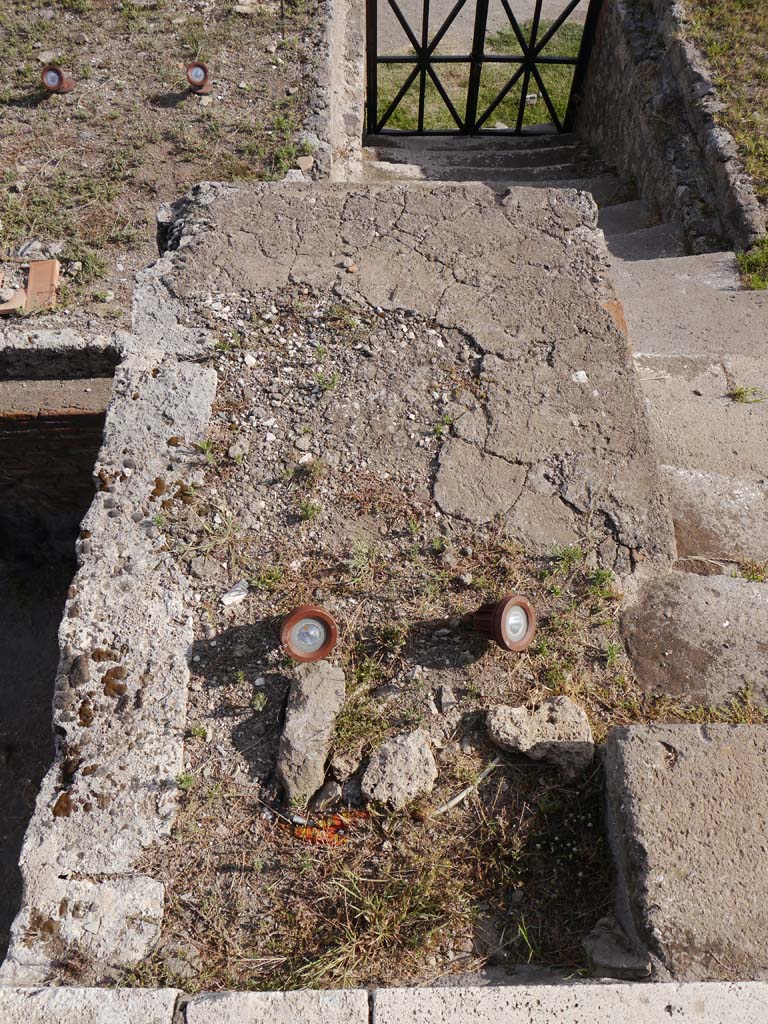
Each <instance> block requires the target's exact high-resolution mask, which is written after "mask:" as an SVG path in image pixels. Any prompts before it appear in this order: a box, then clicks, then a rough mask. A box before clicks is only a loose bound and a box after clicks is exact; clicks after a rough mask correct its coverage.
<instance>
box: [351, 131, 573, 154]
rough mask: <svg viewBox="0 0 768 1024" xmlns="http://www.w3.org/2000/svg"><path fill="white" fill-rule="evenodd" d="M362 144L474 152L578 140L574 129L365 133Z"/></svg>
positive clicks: (546, 146) (555, 145) (570, 143)
mask: <svg viewBox="0 0 768 1024" xmlns="http://www.w3.org/2000/svg"><path fill="white" fill-rule="evenodd" d="M363 145H364V146H367V147H371V148H374V149H395V150H397V149H406V150H407V149H412V148H413V147H414V146H418V148H419V149H430V150H435V151H438V152H439V151H440V150H445V149H454V148H458V147H461V148H462V149H465V150H467V151H468V152H470V151H475V152H491V153H495V152H501V151H504V150H512V151H514V150H531V149H552V148H555V149H556V148H558V147H560V146H580V145H583V143H582V142H581V140H580V139H579V137H578V136H577V135H574V134H573V132H563V133H561V134H558V133H557V132H555V131H551V132H548V133H546V134H543V133H542V134H536V135H534V134H530V135H467V136H458V135H366V136H365V138H364V139H363Z"/></svg>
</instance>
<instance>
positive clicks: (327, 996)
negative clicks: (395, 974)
mask: <svg viewBox="0 0 768 1024" xmlns="http://www.w3.org/2000/svg"><path fill="white" fill-rule="evenodd" d="M185 1012H186V1021H187V1024H297V1022H299V1021H301V1022H304V1021H306V1022H307V1024H310V1022H314V1021H322V1022H323V1024H368V1019H369V1008H368V993H367V992H365V991H363V990H362V989H346V990H343V989H342V990H338V991H333V992H324V991H294V992H216V993H209V994H206V995H202V996H195V997H194V998H192V999H190V1001H189V1002H188V1003H187V1005H186V1008H185Z"/></svg>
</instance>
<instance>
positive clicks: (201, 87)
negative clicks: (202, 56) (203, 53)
mask: <svg viewBox="0 0 768 1024" xmlns="http://www.w3.org/2000/svg"><path fill="white" fill-rule="evenodd" d="M187 81H188V82H189V88H190V89H191V90H192V92H195V93H197V95H198V96H207V95H208V93H210V92H211V90H212V89H213V84H212V83H211V74H210V71H209V70H208V65H207V64H204V63H203V62H202V61H201V60H193V61H192V63H191V64H187Z"/></svg>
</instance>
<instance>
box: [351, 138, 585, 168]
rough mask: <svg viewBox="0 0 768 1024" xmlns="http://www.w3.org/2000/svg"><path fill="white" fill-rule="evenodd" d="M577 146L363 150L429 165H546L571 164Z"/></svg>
mask: <svg viewBox="0 0 768 1024" xmlns="http://www.w3.org/2000/svg"><path fill="white" fill-rule="evenodd" d="M581 151H582V150H580V148H579V147H577V146H574V145H570V146H552V147H547V148H545V147H541V146H540V147H538V148H536V149H522V148H520V149H517V148H508V149H498V148H495V149H487V148H486V149H470V148H469V147H468V146H465V145H459V144H454V145H452V146H445V147H443V148H440V149H436V148H434V147H433V148H430V149H427V148H425V147H423V146H419V145H414V146H409V147H407V148H406V147H403V148H401V149H387V148H386V147H383V146H371V147H369V148H367V149H366V150H364V152H363V157H364V159H366V160H380V161H383V162H384V163H403V164H417V165H419V166H424V165H428V166H430V167H456V166H459V167H512V168H517V167H548V166H552V165H558V164H572V163H573V162H574V159H576V158H577V157H578V156H579V153H580V152H581Z"/></svg>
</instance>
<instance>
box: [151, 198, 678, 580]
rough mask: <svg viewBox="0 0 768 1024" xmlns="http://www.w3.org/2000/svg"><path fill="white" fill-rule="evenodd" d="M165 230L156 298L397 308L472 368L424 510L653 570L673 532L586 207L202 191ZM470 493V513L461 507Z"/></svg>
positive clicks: (544, 545)
mask: <svg viewBox="0 0 768 1024" xmlns="http://www.w3.org/2000/svg"><path fill="white" fill-rule="evenodd" d="M174 214H175V220H174V219H173V218H168V219H167V221H168V222H167V224H166V226H165V228H164V231H165V235H166V238H167V240H168V244H169V246H170V248H171V249H176V250H177V252H175V253H173V256H174V259H172V260H171V259H170V257H169V260H168V262H169V263H170V264H171V265H172V269H171V270H170V271H169V272H168V273H164V274H163V275H162V283H163V285H164V286H165V288H166V289H167V291H168V294H169V296H170V297H171V301H172V302H173V303H179V304H181V305H183V304H185V303H187V304H189V305H199V304H200V303H202V302H203V301H204V300H205V298H206V296H207V295H208V294H209V293H213V292H215V293H217V294H224V295H227V294H239V293H241V292H246V293H248V292H250V293H263V292H265V291H274V290H278V289H280V288H284V287H286V286H287V285H289V284H305V285H309V286H312V287H314V288H317V289H332V290H333V291H334V292H335V293H336V294H337V295H338V296H339V297H341V298H344V297H347V298H350V299H353V300H354V301H356V302H358V303H360V302H362V303H364V304H367V305H369V306H371V307H374V308H379V309H383V310H387V309H406V310H413V311H416V312H417V313H419V314H420V315H422V316H425V317H428V318H431V319H432V321H433V322H434V323H435V325H436V326H438V327H440V328H441V329H445V330H457V331H458V332H460V334H461V335H462V336H463V337H464V338H465V339H466V340H467V341H468V343H469V344H470V345H471V346H472V347H473V349H474V351H475V352H476V353H477V357H478V360H477V362H478V365H477V371H476V372H477V383H478V387H477V389H475V392H476V393H475V395H474V396H472V397H468V398H467V401H466V402H465V403H464V407H463V408H457V409H455V410H452V413H453V417H452V418H453V425H452V433H453V434H454V436H453V437H451V438H447V439H446V443H445V446H444V448H443V451H442V452H441V454H440V457H439V465H438V467H437V476H436V480H435V482H434V487H435V496H436V498H437V500H438V502H439V504H440V505H441V507H442V508H443V510H444V511H445V512H446V513H448V514H450V515H455V516H458V517H460V518H465V519H469V520H471V521H475V522H488V521H490V520H492V519H494V518H495V517H500V520H501V521H503V522H504V524H505V526H506V529H507V531H508V532H509V533H510V534H511V535H512V536H514V537H515V538H517V539H519V540H520V542H521V543H524V544H525V545H526V546H528V547H530V548H532V549H533V550H536V551H545V550H546V551H550V550H551V549H552V548H553V547H554V546H556V545H557V544H558V543H575V542H577V541H579V540H585V539H589V540H590V541H591V542H593V543H596V544H600V543H603V547H602V548H601V558H602V560H603V562H604V563H605V564H607V565H610V566H611V567H615V568H616V569H617V571H619V572H626V571H628V570H629V569H630V568H631V566H632V565H633V564H634V562H635V561H636V560H638V559H644V558H646V557H650V558H659V559H662V560H664V559H666V558H668V557H670V555H671V552H672V527H671V523H670V519H669V516H668V512H667V509H666V505H665V503H664V499H663V497H662V496H661V488H660V487H659V482H658V475H657V469H656V466H655V459H654V457H653V455H652V453H651V447H650V440H649V436H648V431H647V426H646V422H645V417H644V413H643V407H642V401H641V398H640V396H639V393H638V388H637V386H636V378H635V373H634V369H633V367H632V364H631V360H630V358H629V353H628V349H627V344H626V339H625V338H624V336H623V335H622V334H621V333H620V331H619V330H618V329H617V328H616V326H615V325H614V322H613V320H612V318H611V316H610V315H609V314H608V313H607V312H606V311H605V310H604V309H603V308H602V306H601V303H602V302H603V301H606V300H607V299H609V298H610V297H611V294H610V291H609V288H608V287H607V285H606V284H605V280H604V277H605V263H606V254H605V249H604V243H603V241H602V237H601V235H600V234H599V232H597V231H596V215H597V211H596V207H595V205H594V203H593V202H592V200H591V199H590V198H589V197H588V196H586V195H585V194H583V193H578V192H575V191H570V190H557V191H555V190H551V191H545V190H532V189H531V190H529V189H513V190H510V191H509V192H507V193H506V194H505V195H503V196H498V195H497V194H496V193H494V192H493V191H492V190H491V189H489V188H487V187H485V186H482V185H465V186H453V185H439V186H416V187H414V186H407V187H403V186H391V185H387V186H381V187H376V186H370V185H369V186H345V187H341V186H333V185H330V186H329V185H326V186H317V185H315V186H311V187H303V186H300V185H299V186H289V187H286V186H280V185H278V186H274V185H273V186H269V185H266V186H255V187H253V188H249V189H242V190H238V191H236V190H232V189H228V190H226V191H225V192H220V191H218V192H217V191H214V192H211V191H210V189H208V188H206V187H201V188H200V189H198V190H197V191H193V193H192V194H191V195H190V197H187V198H185V199H184V200H183V201H182V202H181V203H179V204H177V206H176V208H175V211H174ZM478 496H480V499H481V500H478Z"/></svg>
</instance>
